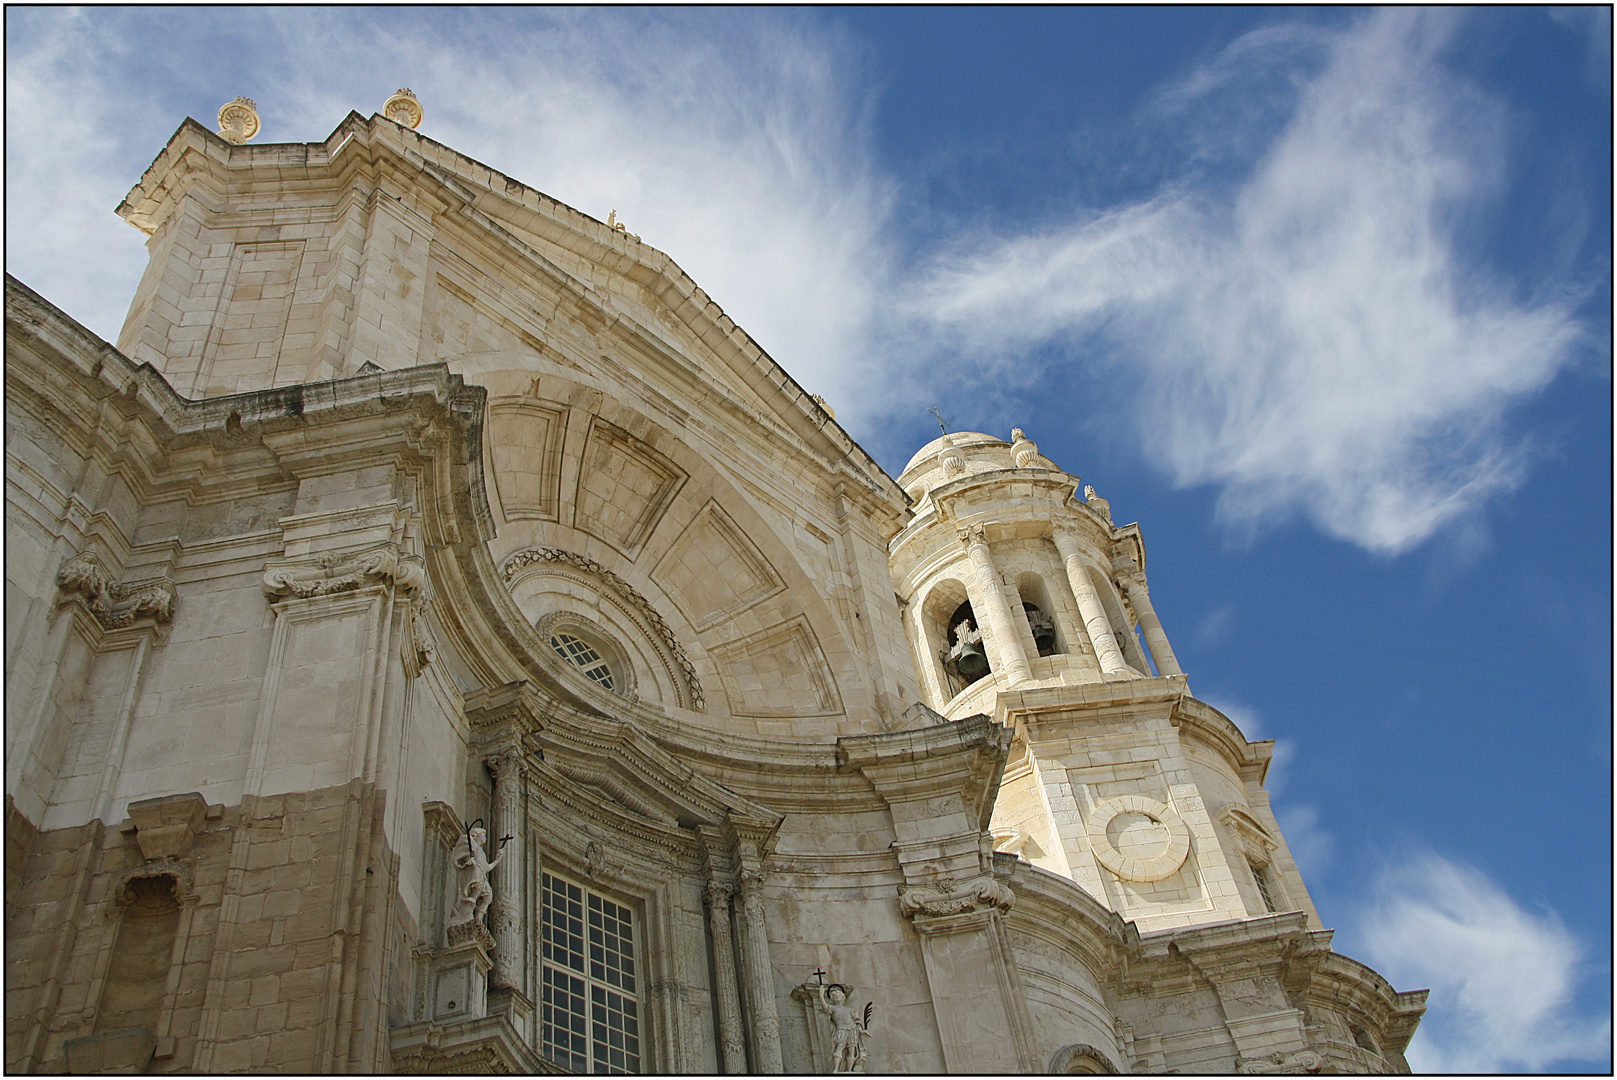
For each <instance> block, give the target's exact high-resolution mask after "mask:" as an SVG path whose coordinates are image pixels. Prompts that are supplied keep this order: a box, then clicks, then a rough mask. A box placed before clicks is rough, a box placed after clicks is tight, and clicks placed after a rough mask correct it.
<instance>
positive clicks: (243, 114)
mask: <svg viewBox="0 0 1617 1080" xmlns="http://www.w3.org/2000/svg"><path fill="white" fill-rule="evenodd" d="M257 134H258V106H257V105H255V104H253V99H252V98H249V97H239V98H236V99H235V100H233V101H227V102H225V103H224V104H223V105H221V106H219V137H220V138H222V139H224V140H225V142H227V143H234V144H235V145H237V146H240V145H241V144H242V143H244V142H246V141H247V140H248V139H251V138H252V137H253V136H254V135H257Z"/></svg>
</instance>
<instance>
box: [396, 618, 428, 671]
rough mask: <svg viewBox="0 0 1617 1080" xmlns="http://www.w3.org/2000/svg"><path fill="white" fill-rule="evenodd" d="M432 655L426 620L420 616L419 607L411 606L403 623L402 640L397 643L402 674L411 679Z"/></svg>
mask: <svg viewBox="0 0 1617 1080" xmlns="http://www.w3.org/2000/svg"><path fill="white" fill-rule="evenodd" d="M434 655H436V648H435V647H434V645H433V643H432V635H431V634H430V633H429V632H428V630H427V621H426V620H425V619H423V618H422V617H421V612H420V610H419V609H417V608H414V607H412V608H411V609H410V617H409V618H408V619H407V620H405V624H404V640H403V641H402V642H400V644H399V659H400V660H402V661H404V674H405V675H406V676H407V677H408V678H411V679H413V678H415V677H417V676H418V675H420V674H421V673H422V672H423V671H425V670H426V669H427V665H428V664H430V663H432V660H433V657H434Z"/></svg>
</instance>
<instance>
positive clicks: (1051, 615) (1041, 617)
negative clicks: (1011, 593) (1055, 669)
mask: <svg viewBox="0 0 1617 1080" xmlns="http://www.w3.org/2000/svg"><path fill="white" fill-rule="evenodd" d="M1016 592H1017V595H1018V596H1019V597H1020V598H1021V600H1022V614H1023V615H1024V616H1026V618H1027V628H1028V632H1029V633H1030V634H1032V636H1033V647H1034V648H1035V649H1036V650H1037V651H1038V654H1039V655H1040V656H1054V655H1056V654H1057V653H1062V652H1066V649H1064V648H1062V645H1061V633H1060V631H1059V629H1057V626H1056V619H1055V609H1054V606H1053V605H1052V604H1051V602H1050V595H1049V593H1048V592H1046V590H1045V588H1044V580H1043V579H1042V578H1041V577H1039V575H1038V574H1023V575H1022V576H1021V577H1019V578H1018V579H1017V581H1016Z"/></svg>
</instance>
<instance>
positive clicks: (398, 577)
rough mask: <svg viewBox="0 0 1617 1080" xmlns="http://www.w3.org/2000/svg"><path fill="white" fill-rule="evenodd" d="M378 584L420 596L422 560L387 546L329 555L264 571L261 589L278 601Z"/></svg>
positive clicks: (423, 582) (423, 572) (424, 580)
mask: <svg viewBox="0 0 1617 1080" xmlns="http://www.w3.org/2000/svg"><path fill="white" fill-rule="evenodd" d="M378 584H386V585H391V586H392V587H393V588H394V589H396V590H397V591H399V592H403V593H415V592H419V591H421V590H423V589H425V587H426V584H427V570H426V567H425V566H424V565H423V564H422V563H421V562H420V561H419V560H417V559H413V558H410V557H407V556H400V555H399V553H398V549H397V548H396V547H395V546H394V545H392V544H385V545H383V546H381V547H377V548H372V549H370V550H369V551H327V552H322V553H320V554H319V555H316V556H315V557H314V558H313V559H306V560H298V561H297V562H287V563H277V564H271V565H270V566H268V567H266V568H265V570H264V580H263V582H262V587H263V589H264V595H265V596H267V597H269V598H270V599H271V600H279V599H281V598H282V597H287V596H295V597H298V598H300V599H308V598H310V597H316V596H331V595H334V594H337V593H345V592H353V591H355V590H356V589H361V588H364V587H365V586H367V585H378Z"/></svg>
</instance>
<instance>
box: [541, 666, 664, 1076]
mask: <svg viewBox="0 0 1617 1080" xmlns="http://www.w3.org/2000/svg"><path fill="white" fill-rule="evenodd" d="M557 637H558V638H559V637H561V635H557ZM586 647H587V646H586ZM558 651H560V649H558ZM541 878H542V885H543V905H542V908H543V920H542V923H543V925H542V927H541V942H542V947H541V955H542V958H543V961H544V964H543V975H544V977H543V1003H544V1008H543V1015H542V1018H541V1021H542V1022H541V1028H542V1042H543V1053H544V1056H545V1057H546V1058H547V1059H548V1060H550V1061H552V1062H554V1063H556V1064H557V1065H560V1066H562V1067H563V1068H565V1069H568V1070H570V1071H573V1072H596V1073H602V1072H611V1073H625V1072H629V1073H636V1072H639V1071H640V1015H639V1014H640V1003H639V1002H638V1001H637V1000H635V997H634V993H635V968H634V921H633V915H632V912H631V911H630V909H629V908H627V907H625V906H623V905H621V904H616V903H613V902H612V901H611V900H608V899H606V898H605V897H602V896H597V895H596V894H595V893H593V892H590V891H589V890H587V889H584V888H582V887H580V886H578V885H574V884H573V883H572V882H570V881H566V880H564V879H562V878H558V877H554V876H552V875H550V874H542V875H541ZM586 925H587V927H588V931H587V937H588V948H587V950H586V947H585V946H586ZM586 952H587V953H588V957H589V963H588V965H586V964H585V962H584V959H585V954H586Z"/></svg>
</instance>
